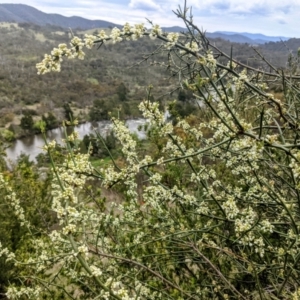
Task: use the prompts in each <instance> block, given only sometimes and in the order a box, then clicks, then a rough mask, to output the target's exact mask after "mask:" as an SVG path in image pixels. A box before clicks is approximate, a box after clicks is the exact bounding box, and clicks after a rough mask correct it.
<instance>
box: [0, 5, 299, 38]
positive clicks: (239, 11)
mask: <svg viewBox="0 0 300 300" xmlns="http://www.w3.org/2000/svg"><path fill="white" fill-rule="evenodd" d="M0 3H22V4H27V5H30V6H33V7H35V8H37V9H39V10H41V11H43V12H45V13H58V14H61V15H64V16H68V17H70V16H80V17H84V18H87V19H92V20H105V21H110V22H113V23H116V24H120V25H123V24H124V23H125V22H129V23H132V24H134V23H140V22H144V23H145V25H146V23H147V20H146V18H148V19H149V20H151V21H153V23H155V24H159V25H161V26H163V27H170V26H181V27H184V24H183V22H182V21H181V20H180V19H178V18H177V17H176V16H175V15H174V13H173V12H172V10H177V9H178V5H182V4H183V3H184V0H94V1H93V0H23V1H22V0H4V1H1V0H0ZM187 6H188V7H192V13H193V20H194V23H195V24H196V25H197V26H198V27H199V28H201V29H203V30H206V31H208V32H214V31H234V32H249V33H262V34H265V35H269V36H285V37H298V38H299V37H300V0H188V1H187Z"/></svg>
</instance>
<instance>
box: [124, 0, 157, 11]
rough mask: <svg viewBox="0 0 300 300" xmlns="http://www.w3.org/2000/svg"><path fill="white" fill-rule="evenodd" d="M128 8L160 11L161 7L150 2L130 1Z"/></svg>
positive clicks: (149, 0) (148, 0) (144, 0)
mask: <svg viewBox="0 0 300 300" xmlns="http://www.w3.org/2000/svg"><path fill="white" fill-rule="evenodd" d="M129 7H131V8H133V9H140V10H146V11H148V10H150V11H151V10H154V11H155V10H160V9H161V7H160V6H159V5H158V4H156V3H155V2H154V1H152V0H131V1H130V3H129Z"/></svg>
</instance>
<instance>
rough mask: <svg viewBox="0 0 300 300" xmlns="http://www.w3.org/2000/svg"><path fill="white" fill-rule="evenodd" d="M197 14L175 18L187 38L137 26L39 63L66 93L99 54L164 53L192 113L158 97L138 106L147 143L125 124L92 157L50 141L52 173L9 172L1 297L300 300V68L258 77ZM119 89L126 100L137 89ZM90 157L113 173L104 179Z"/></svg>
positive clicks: (24, 165) (163, 62) (2, 184)
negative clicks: (208, 33) (69, 76)
mask: <svg viewBox="0 0 300 300" xmlns="http://www.w3.org/2000/svg"><path fill="white" fill-rule="evenodd" d="M189 12H190V10H189V8H188V7H187V6H186V4H184V6H183V7H182V8H180V7H179V9H178V10H177V11H176V12H175V13H176V15H177V16H178V17H179V18H180V19H181V20H182V21H183V22H184V24H185V26H186V28H187V31H186V32H185V33H184V34H181V35H179V34H178V33H164V32H163V31H162V30H161V28H160V26H159V25H156V24H151V25H152V27H151V29H150V30H146V28H145V27H144V25H143V24H136V25H133V26H132V25H130V24H125V26H124V27H123V28H122V29H118V28H115V29H113V30H112V31H111V33H107V32H104V31H100V32H98V33H97V34H95V35H87V36H85V37H84V38H83V39H82V38H80V37H73V38H72V40H71V46H70V47H68V46H67V45H66V44H63V43H62V44H60V45H58V46H56V47H55V49H53V51H51V52H50V54H48V55H47V56H45V58H44V59H43V61H42V62H40V63H38V64H37V69H38V72H39V74H44V75H43V76H40V78H41V79H40V80H41V81H42V80H45V81H46V82H47V78H48V77H50V78H52V76H53V77H54V76H57V80H58V81H59V80H60V79H59V78H60V76H61V80H63V76H64V75H63V74H64V72H65V68H66V69H68V68H72V67H70V66H72V63H74V64H75V65H76V63H78V64H79V63H81V64H85V63H87V64H88V59H87V58H88V54H87V53H89V51H91V52H90V53H92V54H93V55H95V54H97V55H99V56H100V57H101V53H102V50H103V49H102V48H103V46H104V45H107V44H108V46H107V47H111V48H114V47H116V48H115V49H117V48H118V47H121V46H118V45H122V43H124V42H125V40H129V41H127V42H128V43H136V42H137V40H139V41H140V43H142V44H143V43H148V42H149V43H151V41H155V44H158V47H157V48H155V49H154V50H153V51H152V52H150V53H149V54H148V55H146V56H145V57H144V59H145V60H146V61H147V60H152V59H153V60H154V58H155V57H156V55H158V58H157V60H156V62H155V63H154V64H155V65H158V66H159V67H160V68H161V69H162V70H164V71H163V72H170V75H171V76H172V78H173V80H174V82H173V85H174V86H172V89H178V98H179V101H178V102H180V103H181V106H178V105H177V104H176V102H175V103H170V106H169V111H170V112H171V115H172V120H171V121H170V120H167V119H166V117H165V115H166V114H165V111H163V110H162V105H161V103H160V102H159V101H156V100H155V98H156V96H153V95H155V90H156V87H155V85H149V86H148V88H147V94H146V96H145V97H144V100H142V101H141V103H140V104H139V109H140V111H141V113H142V115H143V116H144V117H145V118H147V119H148V122H149V124H148V128H147V139H146V141H144V142H141V141H139V140H138V139H137V138H136V137H135V136H132V135H131V134H130V132H129V130H128V128H126V126H125V125H124V123H123V122H122V121H121V120H120V119H119V118H117V117H113V118H112V121H113V124H114V129H113V134H112V135H111V136H109V137H108V138H106V140H105V139H103V138H102V137H101V136H97V135H94V136H90V137H87V138H86V139H85V140H84V144H85V151H83V149H82V143H81V141H80V140H79V139H78V136H77V134H76V132H72V133H71V134H70V135H68V136H67V137H66V140H65V147H64V148H62V147H57V145H56V142H55V141H51V142H47V141H46V142H45V146H44V150H45V152H46V153H47V155H48V156H47V157H48V159H49V162H50V164H51V170H49V169H48V168H46V170H44V169H39V168H37V167H36V166H34V165H32V164H31V163H30V162H29V161H28V159H26V157H21V158H20V160H19V162H18V163H17V165H16V167H15V168H14V169H13V171H7V170H5V167H4V166H3V167H2V170H3V172H2V173H1V175H0V188H1V189H0V192H1V196H2V199H3V201H2V207H3V209H2V210H1V213H3V212H9V213H3V214H2V215H1V219H0V220H1V222H2V224H3V228H5V230H4V235H5V238H3V240H1V248H0V253H1V259H2V261H1V263H2V265H3V270H5V272H3V278H1V280H2V286H1V288H2V289H3V296H5V297H7V298H9V299H119V300H120V299H124V300H125V299H132V300H133V299H157V300H160V299H176V300H179V299H197V300H198V299H299V298H300V289H299V286H300V278H299V267H300V255H299V250H300V249H299V248H300V243H299V238H298V236H299V230H300V229H299V221H300V220H299V212H300V194H299V187H300V186H299V176H300V167H299V160H300V152H299V146H300V144H299V120H298V115H299V79H300V76H299V75H298V74H299V69H298V56H297V54H296V55H295V56H293V55H290V56H289V60H288V65H287V66H286V68H285V69H284V70H282V69H279V68H277V67H276V66H274V65H273V64H272V63H270V62H269V60H268V59H267V58H266V56H264V55H262V54H260V53H259V54H258V55H259V56H260V58H261V60H262V66H263V65H267V66H268V68H263V67H260V68H256V67H255V66H254V65H252V66H246V65H245V64H244V63H240V62H239V61H238V60H237V59H235V57H234V55H233V51H229V52H228V53H226V52H224V51H222V50H221V49H219V47H217V46H216V44H215V43H212V42H210V41H209V40H208V39H206V37H205V34H204V33H203V32H202V31H201V30H200V29H199V27H197V25H196V24H194V23H193V21H192V16H191V15H190V14H189ZM146 38H150V39H149V40H148V41H147V40H146ZM146 41H147V42H146ZM94 46H100V49H98V50H97V51H98V52H93V51H94V50H92V49H93V48H94V49H95V48H96V47H94ZM90 48H91V49H90ZM69 58H71V59H72V60H69ZM83 58H84V60H83V61H80V60H78V61H77V62H76V59H83ZM147 68H149V66H147ZM60 69H61V72H60V73H59V74H57V73H55V71H58V70H60ZM54 74H56V75H54ZM175 79H176V80H177V81H176V82H177V83H175ZM270 84H271V85H272V88H273V90H272V89H270V88H269V86H270ZM119 86H120V85H119ZM124 86H125V87H126V84H125V83H124ZM77 88H78V89H80V85H79V87H77ZM275 88H276V91H280V97H277V96H278V95H277V94H278V92H275ZM129 90H130V88H129ZM117 91H118V92H119V94H120V93H121V94H122V95H121V97H119V100H120V101H123V102H126V98H127V89H125V88H124V87H123V86H121V87H120V88H119V89H117ZM85 92H86V91H85ZM160 92H161V91H160ZM128 93H129V92H128ZM117 95H118V94H117ZM118 96H120V95H118ZM120 98H122V99H120ZM96 104H97V103H96ZM101 106H102V104H98V108H97V110H98V111H99V113H100V114H101V109H100V108H101ZM191 108H192V109H191ZM180 110H182V111H181V112H180ZM27 123H28V124H29V123H30V122H27ZM101 144H102V146H100V145H101ZM100 147H104V148H102V149H105V151H103V150H99V149H100ZM115 148H117V151H115ZM91 155H99V156H100V157H101V155H103V156H105V157H107V156H108V157H110V158H111V162H110V163H105V164H102V165H100V166H96V167H95V166H93V165H92V164H91V159H90V156H91ZM102 158H103V157H102ZM103 161H104V159H103ZM28 187H30V188H29V189H28ZM12 215H13V216H15V218H12ZM12 220H13V221H12ZM1 275H2V274H1Z"/></svg>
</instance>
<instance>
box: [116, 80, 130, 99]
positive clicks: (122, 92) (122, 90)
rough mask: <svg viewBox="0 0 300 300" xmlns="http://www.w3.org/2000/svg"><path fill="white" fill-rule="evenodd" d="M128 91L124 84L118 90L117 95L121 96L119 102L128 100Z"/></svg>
mask: <svg viewBox="0 0 300 300" xmlns="http://www.w3.org/2000/svg"><path fill="white" fill-rule="evenodd" d="M127 93H128V89H127V88H126V86H125V84H124V83H123V82H122V83H121V84H120V85H119V86H118V88H117V94H118V96H119V100H120V101H122V102H124V101H126V100H127Z"/></svg>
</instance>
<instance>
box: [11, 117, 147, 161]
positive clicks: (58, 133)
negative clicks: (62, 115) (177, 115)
mask: <svg viewBox="0 0 300 300" xmlns="http://www.w3.org/2000/svg"><path fill="white" fill-rule="evenodd" d="M146 122H147V121H146V119H142V118H140V119H129V120H127V121H126V124H127V126H128V128H129V129H130V131H131V132H133V133H136V134H137V135H138V137H139V138H141V139H143V138H145V137H146V135H145V132H144V131H140V130H139V127H140V126H141V125H144V124H145V123H146ZM111 128H112V122H111V121H100V122H96V123H92V122H85V123H81V124H78V125H76V126H74V127H71V126H70V127H67V128H66V130H67V133H71V131H72V130H76V131H77V132H78V136H79V139H83V137H84V136H85V135H89V134H91V133H95V132H96V131H97V132H99V133H100V134H101V135H106V134H107V132H108V131H109V130H111ZM68 131H69V132H68ZM45 136H46V139H47V140H48V141H52V140H56V142H57V143H58V144H62V139H64V138H65V128H64V127H58V128H55V129H52V130H48V131H47V132H46V133H45ZM44 144H45V142H44V136H43V135H42V134H41V133H39V134H34V135H30V136H25V137H23V138H18V139H16V140H14V141H12V142H11V146H10V147H8V148H7V149H5V152H6V156H7V160H10V161H12V162H15V161H16V159H17V158H18V157H19V156H20V155H21V154H25V155H28V156H29V159H30V160H32V161H34V162H36V156H37V155H39V154H40V153H42V148H43V146H44Z"/></svg>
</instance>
